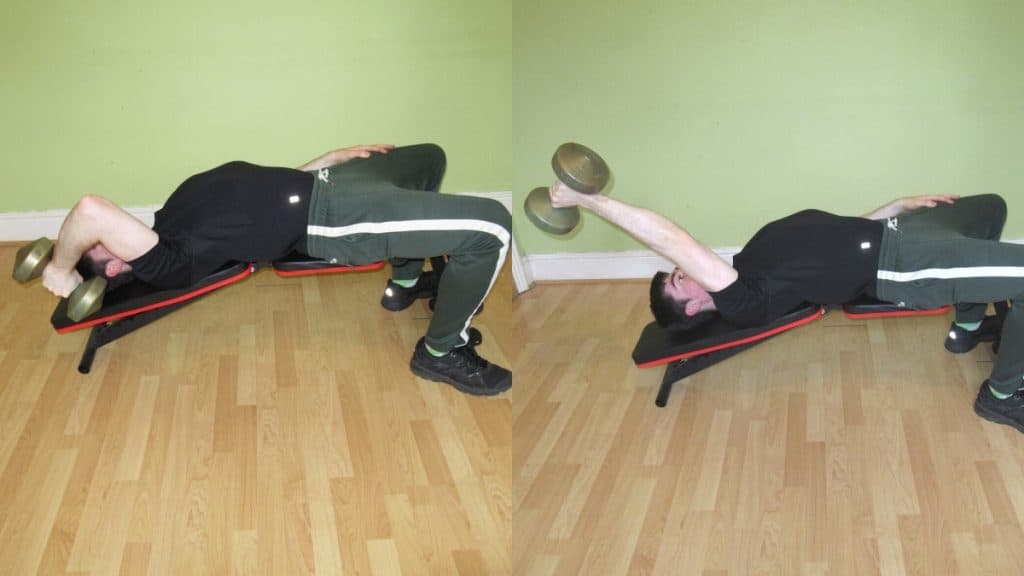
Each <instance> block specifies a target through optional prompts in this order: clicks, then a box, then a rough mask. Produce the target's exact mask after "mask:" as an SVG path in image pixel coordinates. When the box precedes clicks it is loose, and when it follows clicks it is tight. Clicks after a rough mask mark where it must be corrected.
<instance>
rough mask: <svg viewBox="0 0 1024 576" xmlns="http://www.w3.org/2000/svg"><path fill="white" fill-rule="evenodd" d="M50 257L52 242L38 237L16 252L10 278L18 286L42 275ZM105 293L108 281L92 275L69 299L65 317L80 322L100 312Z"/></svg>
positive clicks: (51, 254) (51, 256)
mask: <svg viewBox="0 0 1024 576" xmlns="http://www.w3.org/2000/svg"><path fill="white" fill-rule="evenodd" d="M52 258H53V241H52V240H50V239H49V238H39V239H38V240H36V241H35V242H32V243H30V244H26V245H25V246H22V247H21V248H19V249H18V252H17V253H16V254H15V256H14V270H13V271H12V272H11V276H12V277H13V278H14V279H15V280H16V281H18V282H19V283H21V284H25V283H26V282H28V281H30V280H34V279H36V278H38V277H39V276H41V275H42V273H43V269H44V268H46V265H47V264H49V263H50V260H51V259H52ZM106 290H107V279H106V278H103V277H102V276H95V277H93V278H90V279H88V280H86V281H85V282H82V283H81V284H79V285H78V287H77V288H75V289H74V290H73V291H72V292H71V295H70V296H68V312H67V314H68V318H70V319H71V320H74V321H75V322H78V321H80V320H81V319H83V318H86V317H87V316H90V315H91V314H93V313H94V312H96V311H97V310H99V309H100V306H102V305H103V294H104V293H105V292H106Z"/></svg>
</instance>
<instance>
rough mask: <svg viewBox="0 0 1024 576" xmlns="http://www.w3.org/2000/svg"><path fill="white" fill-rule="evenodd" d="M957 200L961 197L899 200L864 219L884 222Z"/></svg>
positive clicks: (931, 195)
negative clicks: (940, 203)
mask: <svg viewBox="0 0 1024 576" xmlns="http://www.w3.org/2000/svg"><path fill="white" fill-rule="evenodd" d="M957 198H959V196H956V195H952V194H926V195H924V196H908V197H906V198H897V199H895V200H893V201H892V202H889V203H888V204H886V205H885V206H880V207H878V208H876V209H875V210H873V211H871V212H868V213H867V214H865V215H864V218H867V219H868V220H884V219H886V218H893V217H895V216H899V215H900V214H903V213H904V212H910V211H911V210H917V209H918V208H934V207H936V206H938V205H939V202H943V203H946V204H952V203H953V202H954V201H956V199H957Z"/></svg>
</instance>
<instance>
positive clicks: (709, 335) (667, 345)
mask: <svg viewBox="0 0 1024 576" xmlns="http://www.w3.org/2000/svg"><path fill="white" fill-rule="evenodd" d="M827 311H828V308H826V307H824V306H818V305H811V304H808V305H805V306H803V307H801V308H798V309H796V310H794V311H792V312H790V313H789V314H786V315H785V316H783V317H781V318H779V319H778V320H776V321H774V322H772V323H771V324H767V325H765V326H758V327H756V328H737V327H736V326H734V325H732V324H730V323H728V322H726V321H725V320H724V319H722V318H715V319H713V320H711V321H710V322H707V323H705V324H702V325H700V326H698V327H697V328H695V329H693V330H689V331H687V332H683V333H674V332H670V331H668V330H666V329H665V328H662V327H661V326H659V325H658V324H657V323H656V322H651V323H650V324H648V325H647V327H645V328H644V330H643V332H642V333H641V334H640V339H639V340H638V341H637V343H636V347H635V348H633V362H634V363H635V364H636V365H637V366H638V367H640V368H649V367H651V366H658V365H661V364H668V363H669V362H674V361H676V360H684V359H686V358H693V357H695V356H700V355H703V354H708V353H711V352H716V351H718V350H725V349H728V348H733V347H736V346H742V345H744V344H751V343H754V342H758V341H760V340H764V339H766V338H771V337H772V336H774V335H776V334H779V333H781V332H785V331H786V330H790V329H792V328H796V327H797V326H803V325H804V324H808V323H810V322H813V321H814V320H817V319H818V318H820V317H822V316H824V315H825V313H826V312H827Z"/></svg>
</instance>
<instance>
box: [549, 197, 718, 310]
mask: <svg viewBox="0 0 1024 576" xmlns="http://www.w3.org/2000/svg"><path fill="white" fill-rule="evenodd" d="M550 194H551V200H552V205H554V206H556V207H562V206H580V207H583V208H586V209H588V210H590V211H591V212H593V213H594V214H597V215H598V216H600V217H601V218H604V219H605V220H607V221H609V222H611V223H612V224H615V225H616V226H618V227H620V228H622V229H623V230H625V231H626V232H628V233H629V234H630V235H632V236H633V237H634V238H636V239H637V240H639V241H640V242H642V243H644V244H646V245H647V246H648V247H649V248H650V249H651V250H654V251H655V252H657V253H659V254H661V255H662V256H664V257H666V258H668V259H669V260H671V261H672V262H673V263H674V264H675V265H676V266H678V267H679V269H680V270H682V272H683V274H686V275H687V276H689V277H691V278H692V279H693V280H694V281H695V282H697V284H699V285H700V286H701V287H702V288H704V289H705V290H708V291H709V292H718V291H719V290H722V289H724V288H725V287H727V286H728V285H730V284H732V283H733V282H734V281H735V280H736V278H737V276H738V274H737V272H736V270H735V269H734V268H733V267H732V266H730V265H729V263H728V262H726V261H725V260H723V259H722V258H721V257H720V256H719V255H718V254H715V253H714V252H713V251H712V250H711V249H710V248H708V247H707V246H705V245H703V244H701V243H700V242H698V241H697V240H696V239H695V238H694V237H693V236H690V234H689V233H688V232H687V231H686V230H683V229H682V228H680V227H679V226H677V225H676V224H675V223H673V222H672V221H671V220H669V219H668V218H665V217H664V216H662V215H660V214H658V213H656V212H652V211H651V210H647V209H646V208H639V207H637V206H632V205H630V204H626V203H625V202H620V201H618V200H615V199H613V198H609V197H607V196H603V195H600V194H580V193H578V192H575V191H574V190H572V189H571V188H569V187H568V186H566V185H565V184H563V183H561V182H557V183H555V185H553V186H552V187H551V190H550Z"/></svg>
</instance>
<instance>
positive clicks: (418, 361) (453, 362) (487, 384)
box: [409, 328, 512, 396]
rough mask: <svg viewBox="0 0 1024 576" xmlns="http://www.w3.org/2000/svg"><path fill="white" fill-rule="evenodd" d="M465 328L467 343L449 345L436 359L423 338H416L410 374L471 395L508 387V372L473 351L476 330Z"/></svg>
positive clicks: (510, 381) (476, 335) (510, 384)
mask: <svg viewBox="0 0 1024 576" xmlns="http://www.w3.org/2000/svg"><path fill="white" fill-rule="evenodd" d="M469 331H470V340H469V344H466V345H465V346H459V347H458V348H453V349H452V351H451V352H449V353H448V354H446V355H444V356H442V357H440V358H438V357H436V356H434V355H433V354H431V353H430V352H428V351H427V347H426V344H425V343H424V341H423V338H420V341H419V342H417V343H416V350H415V352H413V354H412V360H410V361H409V368H410V369H411V370H412V372H413V374H415V375H417V376H419V377H420V378H425V379H427V380H433V381H435V382H447V383H448V384H451V385H452V386H454V387H455V388H456V389H457V390H460V391H462V392H465V393H466V394H472V395H474V396H493V395H495V394H501V393H502V392H504V391H505V390H508V389H509V388H511V387H512V373H511V372H509V371H508V370H506V369H504V368H502V367H501V366H498V365H497V364H491V363H490V362H488V361H487V360H484V359H483V358H481V357H480V356H479V355H478V354H477V353H476V346H477V345H478V344H480V342H481V341H482V340H483V339H482V338H481V336H480V331H479V330H476V329H475V328H470V330H469Z"/></svg>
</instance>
